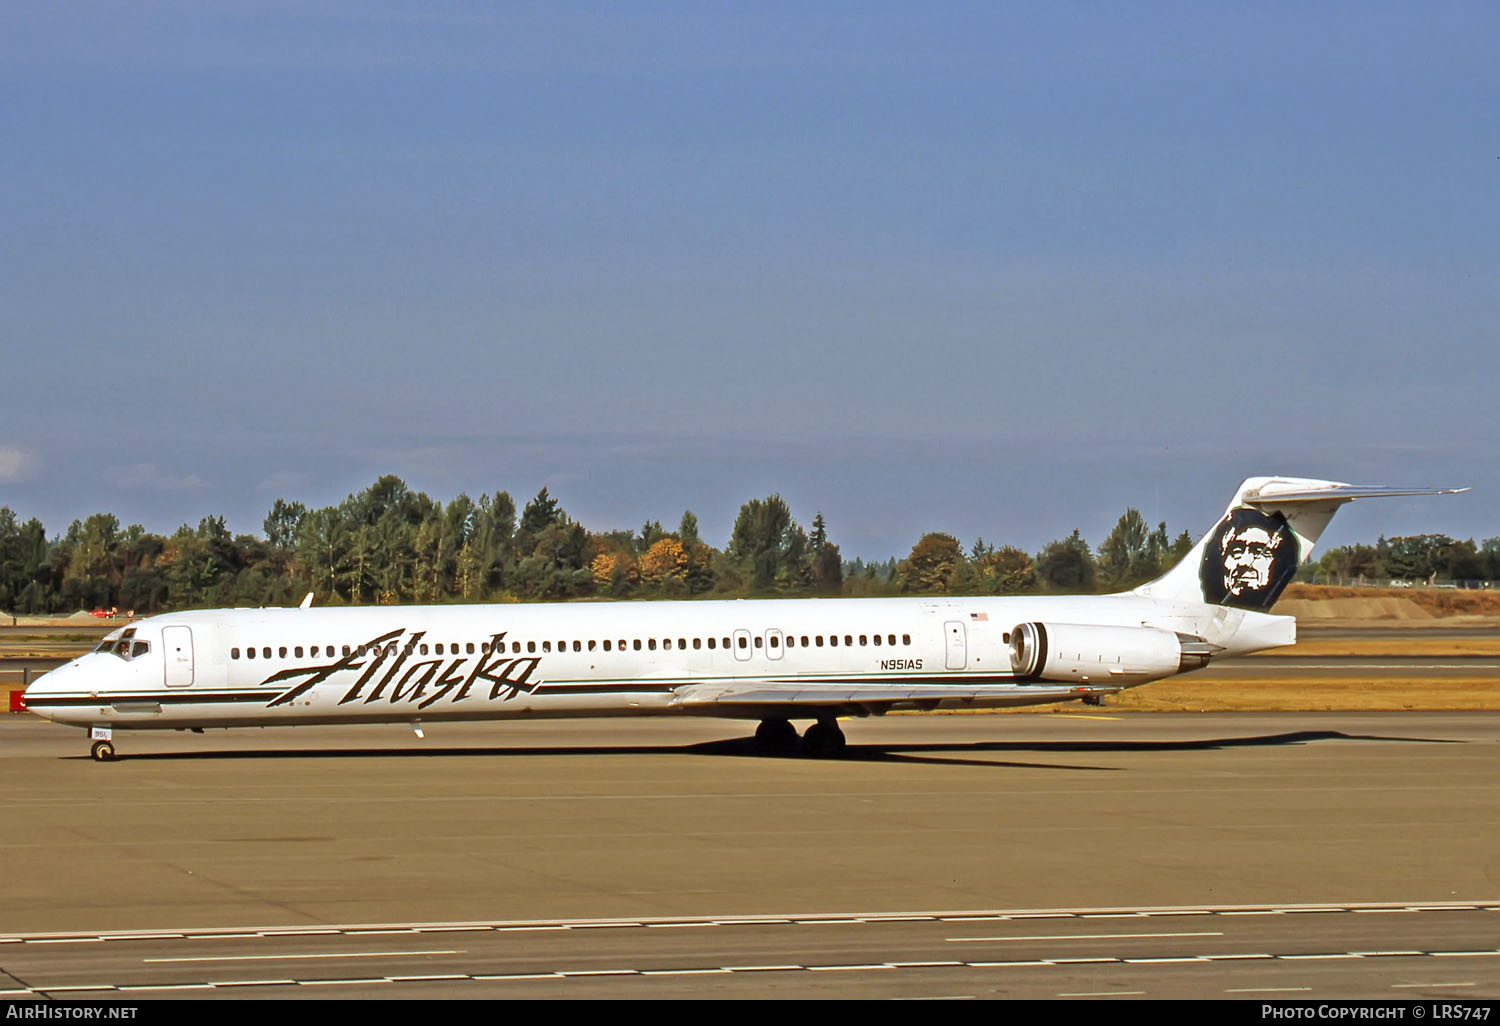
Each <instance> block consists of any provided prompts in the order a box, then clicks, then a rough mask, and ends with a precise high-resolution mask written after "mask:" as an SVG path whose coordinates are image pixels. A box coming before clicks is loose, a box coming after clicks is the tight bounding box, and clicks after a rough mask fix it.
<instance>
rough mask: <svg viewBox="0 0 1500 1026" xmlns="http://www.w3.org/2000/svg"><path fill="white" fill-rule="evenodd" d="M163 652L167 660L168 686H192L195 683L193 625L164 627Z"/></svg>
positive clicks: (162, 636) (162, 635)
mask: <svg viewBox="0 0 1500 1026" xmlns="http://www.w3.org/2000/svg"><path fill="white" fill-rule="evenodd" d="M161 654H162V658H163V659H164V660H165V661H166V670H165V673H166V677H165V680H166V684H167V687H169V688H185V687H188V686H190V685H191V684H192V683H193V629H192V628H191V627H163V628H162V630H161Z"/></svg>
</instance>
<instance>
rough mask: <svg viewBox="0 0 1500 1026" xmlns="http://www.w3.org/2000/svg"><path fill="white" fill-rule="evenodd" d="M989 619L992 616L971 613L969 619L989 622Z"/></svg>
mask: <svg viewBox="0 0 1500 1026" xmlns="http://www.w3.org/2000/svg"><path fill="white" fill-rule="evenodd" d="M989 618H990V614H989V613H970V614H969V619H970V620H988V619H989Z"/></svg>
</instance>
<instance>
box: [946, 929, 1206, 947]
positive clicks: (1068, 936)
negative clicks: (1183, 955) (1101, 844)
mask: <svg viewBox="0 0 1500 1026" xmlns="http://www.w3.org/2000/svg"><path fill="white" fill-rule="evenodd" d="M1222 936H1224V934H1223V933H1222V932H1220V931H1218V930H1204V931H1199V932H1197V933H1054V934H1036V935H1030V936H1024V937H944V938H943V939H944V940H946V941H947V942H948V943H950V944H979V943H989V942H993V941H1049V940H1121V939H1123V938H1126V937H1222Z"/></svg>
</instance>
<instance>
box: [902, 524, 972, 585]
mask: <svg viewBox="0 0 1500 1026" xmlns="http://www.w3.org/2000/svg"><path fill="white" fill-rule="evenodd" d="M963 563H964V556H963V548H962V547H961V546H960V545H959V543H958V539H957V538H955V537H953V536H952V535H951V534H941V533H936V532H934V533H932V534H924V535H923V536H922V537H921V539H920V540H918V542H917V543H916V544H915V545H913V546H912V549H911V555H909V556H907V557H906V559H905V560H903V561H902V562H901V565H900V567H899V568H898V570H897V575H898V576H899V578H900V581H901V590H902V591H903V592H905V593H907V594H915V595H933V594H939V595H941V594H948V593H950V592H951V591H952V590H953V585H954V583H955V577H956V576H957V574H958V571H959V568H960V566H961V565H962V564H963Z"/></svg>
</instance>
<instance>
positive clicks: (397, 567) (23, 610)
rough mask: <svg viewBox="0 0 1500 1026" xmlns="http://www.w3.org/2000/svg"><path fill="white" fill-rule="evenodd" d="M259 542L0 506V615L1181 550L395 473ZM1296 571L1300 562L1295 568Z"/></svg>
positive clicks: (683, 588) (1471, 571) (1361, 558)
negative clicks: (714, 541) (427, 481)
mask: <svg viewBox="0 0 1500 1026" xmlns="http://www.w3.org/2000/svg"><path fill="white" fill-rule="evenodd" d="M263 529H264V534H263V536H256V535H248V534H238V535H231V533H230V532H229V530H228V529H227V528H226V527H225V523H224V518H223V517H216V516H209V517H204V518H203V519H202V520H200V521H199V522H198V525H197V527H191V526H189V525H187V524H184V525H183V526H182V527H180V528H178V529H177V531H176V532H175V533H173V534H171V535H170V536H163V535H159V534H153V533H151V532H148V531H146V530H145V529H144V528H142V527H141V526H140V525H138V524H132V525H130V526H128V527H125V528H121V526H120V523H119V520H118V519H117V518H116V517H115V516H114V515H112V514H109V513H96V514H94V515H92V516H89V517H87V518H85V519H83V520H75V521H74V522H73V523H72V524H71V525H69V527H68V529H67V531H66V532H65V533H63V534H62V535H61V536H56V537H52V538H48V537H47V534H46V531H45V529H44V527H43V525H42V524H41V522H40V521H38V520H36V519H35V518H33V519H31V520H28V521H26V522H25V523H22V522H20V520H19V519H18V518H17V516H16V514H15V513H14V512H13V511H11V510H10V509H8V508H0V610H5V611H7V612H10V613H16V614H37V613H62V612H71V611H74V610H77V609H97V608H118V609H122V610H133V611H135V612H136V613H137V614H139V615H147V614H150V613H156V612H161V611H164V610H170V609H188V608H205V607H219V606H263V605H266V606H276V605H291V604H295V603H296V602H298V601H299V600H300V599H301V597H302V596H303V595H304V594H306V593H307V592H309V591H311V592H314V593H315V594H316V595H317V596H318V601H319V603H320V604H360V605H365V604H396V603H402V604H405V603H440V602H505V601H558V600H569V599H582V598H610V599H631V598H691V597H697V596H709V597H718V598H736V597H747V596H770V595H789V596H793V595H803V596H816V595H821V596H837V595H846V596H878V595H942V594H951V595H975V594H987V595H1002V594H1028V593H1045V592H1062V593H1070V592H1071V593H1089V592H1105V591H1118V590H1123V589H1127V588H1131V587H1134V586H1135V585H1138V584H1142V583H1144V582H1146V581H1149V580H1151V579H1152V578H1154V577H1157V576H1159V575H1160V574H1161V573H1164V572H1165V571H1166V570H1167V569H1168V568H1169V567H1171V566H1172V565H1173V564H1174V563H1176V562H1177V561H1178V560H1179V559H1181V558H1182V557H1183V556H1184V555H1185V554H1186V553H1187V552H1188V550H1190V549H1191V548H1192V545H1193V539H1192V538H1191V537H1190V536H1189V535H1188V533H1187V532H1186V531H1184V532H1182V533H1180V534H1178V535H1176V536H1175V537H1171V536H1169V534H1168V532H1167V526H1166V524H1165V523H1160V524H1158V525H1157V526H1156V527H1155V528H1154V529H1153V528H1151V527H1150V525H1149V524H1148V523H1147V522H1146V520H1145V518H1144V517H1142V516H1141V514H1140V513H1139V512H1138V511H1137V510H1135V509H1133V508H1132V509H1128V510H1126V512H1125V513H1124V514H1123V515H1122V516H1121V517H1120V519H1119V521H1118V522H1117V523H1116V525H1115V527H1114V530H1113V531H1111V532H1110V534H1109V536H1108V537H1107V538H1105V540H1104V541H1103V542H1102V543H1101V544H1100V545H1099V546H1098V548H1097V549H1093V548H1091V547H1090V546H1089V544H1088V542H1087V541H1085V540H1084V538H1083V537H1082V536H1081V534H1080V533H1079V532H1078V531H1076V530H1075V531H1073V532H1072V534H1071V535H1069V536H1068V537H1067V538H1063V539H1060V540H1058V541H1054V542H1051V543H1049V544H1048V545H1046V546H1044V547H1043V548H1042V550H1041V551H1040V552H1037V553H1035V554H1031V553H1027V552H1025V551H1023V550H1022V549H1019V548H1016V547H1013V546H1003V545H1002V546H996V545H994V544H991V543H989V542H986V541H985V540H984V539H983V538H979V539H976V540H975V541H974V543H973V544H972V545H970V546H969V547H967V548H965V547H964V546H963V545H962V544H961V543H960V542H959V540H958V539H957V538H956V537H954V536H952V535H950V534H944V533H940V532H934V533H929V534H925V535H923V536H922V537H921V538H920V539H919V540H918V541H917V542H916V544H914V545H913V546H912V549H911V552H910V553H909V554H908V555H907V556H906V557H905V558H904V559H897V558H894V557H893V558H891V559H890V560H887V561H885V562H875V563H865V562H864V561H863V560H852V561H845V560H844V559H843V558H842V557H841V555H840V552H839V547H838V545H837V544H835V543H834V542H833V541H832V540H831V539H830V537H829V531H828V525H827V523H826V521H825V520H824V517H823V515H822V513H818V514H817V515H816V516H815V517H814V518H813V520H812V522H811V524H810V525H809V528H804V527H802V526H801V525H800V524H798V523H797V521H796V520H795V519H794V518H793V516H792V513H791V510H790V508H789V507H788V505H787V503H786V501H785V500H783V499H782V498H781V496H780V495H770V496H767V497H766V498H764V499H752V500H750V501H748V502H746V503H745V504H744V505H743V506H741V507H740V511H739V514H738V516H737V517H736V519H735V522H734V527H733V530H732V531H731V533H730V537H729V539H728V541H727V542H726V543H725V545H724V547H723V548H715V547H713V546H711V545H709V544H708V543H706V542H704V541H703V539H702V538H701V537H700V536H699V532H698V520H697V518H696V517H695V516H694V515H693V513H692V512H691V511H689V512H685V513H683V515H682V517H681V519H680V521H679V522H678V524H677V528H676V530H668V529H667V528H665V527H663V525H662V524H661V522H660V521H654V520H653V521H647V522H646V523H645V524H643V525H642V526H641V528H640V529H639V530H634V531H630V530H623V531H604V532H593V531H589V530H588V529H586V528H585V527H583V525H581V524H579V523H578V522H577V521H575V520H574V519H573V518H572V517H570V516H569V515H568V514H567V512H566V511H565V510H564V509H563V508H562V506H561V505H560V503H559V502H558V500H557V499H556V498H555V497H553V496H551V495H550V494H548V490H547V489H546V488H543V489H542V490H541V491H540V492H538V493H537V494H536V496H535V497H534V498H532V499H531V500H530V501H529V502H527V503H526V504H525V505H524V506H523V507H521V509H520V511H519V513H518V512H517V509H516V503H515V501H514V500H513V499H512V498H511V496H510V494H509V493H508V492H504V491H501V492H497V493H496V494H494V495H493V496H491V495H489V494H485V495H481V496H480V497H479V498H478V499H477V500H475V499H471V498H470V497H469V496H468V495H465V494H460V495H459V496H458V497H457V498H455V499H453V500H451V501H449V502H448V503H447V504H446V505H445V504H443V503H441V502H438V501H436V500H434V499H432V498H431V497H429V496H428V495H426V494H425V493H422V492H417V491H412V490H411V489H410V488H409V487H407V485H406V483H405V482H404V481H402V480H401V479H400V478H398V477H395V476H390V475H388V476H385V477H381V478H380V479H379V480H377V481H376V482H375V483H374V484H372V485H371V486H370V487H369V488H366V489H365V490H363V491H361V492H359V493H358V494H354V495H350V496H349V497H348V498H346V499H345V500H344V501H343V502H342V503H339V504H338V505H336V506H326V507H323V508H321V509H308V508H306V507H305V506H304V505H303V504H302V503H300V502H287V501H285V500H284V499H277V500H276V502H275V503H274V504H273V505H272V507H271V509H270V511H269V513H268V514H267V515H266V518H265V521H264V524H263ZM1314 568H1315V569H1317V570H1321V571H1322V572H1323V573H1324V574H1327V575H1338V576H1342V577H1345V578H1347V577H1352V576H1357V575H1359V574H1367V575H1369V576H1386V577H1400V578H1404V579H1421V578H1428V577H1431V576H1433V575H1437V576H1439V577H1463V578H1486V579H1495V578H1497V577H1500V539H1496V538H1491V539H1487V540H1486V541H1485V542H1484V543H1483V545H1482V546H1475V544H1474V543H1473V542H1472V541H1469V542H1455V541H1453V540H1452V539H1449V538H1446V537H1445V536H1442V535H1421V536H1417V537H1414V538H1391V539H1385V538H1382V539H1381V540H1380V542H1379V544H1377V545H1376V546H1373V547H1372V546H1357V545H1356V546H1345V547H1343V548H1339V549H1334V550H1332V551H1330V552H1329V553H1327V554H1326V555H1325V556H1324V557H1323V558H1322V560H1321V561H1320V562H1319V563H1318V564H1314ZM1308 569H1309V568H1304V570H1305V571H1306V570H1308Z"/></svg>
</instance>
